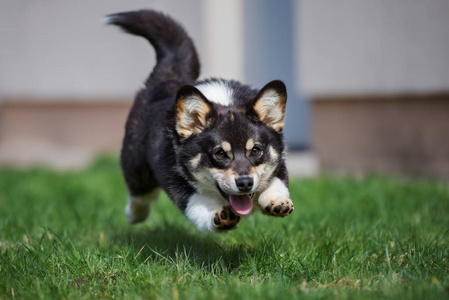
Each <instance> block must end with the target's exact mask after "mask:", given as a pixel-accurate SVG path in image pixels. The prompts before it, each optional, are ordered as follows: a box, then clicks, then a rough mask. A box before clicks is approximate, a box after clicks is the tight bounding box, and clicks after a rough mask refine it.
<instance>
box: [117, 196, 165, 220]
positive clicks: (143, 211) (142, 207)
mask: <svg viewBox="0 0 449 300" xmlns="http://www.w3.org/2000/svg"><path fill="white" fill-rule="evenodd" d="M159 192H160V188H154V189H153V190H152V191H151V192H149V193H147V194H144V195H139V196H133V195H130V196H129V200H128V204H127V205H126V207H125V214H126V219H127V220H128V223H129V224H135V223H140V222H143V221H145V220H146V218H147V217H148V215H149V214H150V203H151V202H152V201H155V200H157V198H158V197H159Z"/></svg>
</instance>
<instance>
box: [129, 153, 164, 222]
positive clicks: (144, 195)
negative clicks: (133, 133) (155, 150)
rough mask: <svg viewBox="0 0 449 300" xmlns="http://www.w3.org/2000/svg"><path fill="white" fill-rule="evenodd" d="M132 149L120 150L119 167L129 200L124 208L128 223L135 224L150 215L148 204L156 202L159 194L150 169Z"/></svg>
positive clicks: (157, 185) (158, 188)
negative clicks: (120, 167)
mask: <svg viewBox="0 0 449 300" xmlns="http://www.w3.org/2000/svg"><path fill="white" fill-rule="evenodd" d="M131 149H133V147H127V145H126V144H125V146H124V147H123V149H122V155H121V166H122V171H123V176H124V177H125V181H126V185H127V187H128V192H129V199H128V204H127V205H126V207H125V214H126V218H127V220H128V223H130V224H135V223H139V222H143V221H145V219H146V218H147V217H148V215H149V213H150V203H151V202H152V201H155V200H157V198H158V196H159V192H160V187H159V184H158V183H157V181H156V179H155V177H154V175H153V172H152V171H151V170H150V167H149V166H148V165H147V164H146V163H145V162H143V161H142V160H141V159H139V158H141V157H142V156H141V155H139V153H138V152H137V151H131Z"/></svg>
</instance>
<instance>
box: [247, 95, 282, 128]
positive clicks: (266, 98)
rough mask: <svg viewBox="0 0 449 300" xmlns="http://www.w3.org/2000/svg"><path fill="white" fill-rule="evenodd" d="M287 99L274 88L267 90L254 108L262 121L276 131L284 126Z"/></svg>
mask: <svg viewBox="0 0 449 300" xmlns="http://www.w3.org/2000/svg"><path fill="white" fill-rule="evenodd" d="M286 101H287V99H286V98H285V96H283V95H279V94H278V93H277V92H276V91H274V90H268V91H266V92H264V94H263V95H262V96H261V97H260V99H259V100H258V101H257V102H256V104H255V105H254V110H255V111H256V112H257V114H258V115H259V118H260V120H261V121H262V122H264V123H265V124H267V125H268V126H271V127H272V128H273V129H274V130H276V131H281V130H282V128H283V127H284V116H285V105H286Z"/></svg>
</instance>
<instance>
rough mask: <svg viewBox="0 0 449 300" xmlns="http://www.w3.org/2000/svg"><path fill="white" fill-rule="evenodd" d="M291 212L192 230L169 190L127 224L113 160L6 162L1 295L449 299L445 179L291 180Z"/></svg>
mask: <svg viewBox="0 0 449 300" xmlns="http://www.w3.org/2000/svg"><path fill="white" fill-rule="evenodd" d="M291 190H292V199H293V202H294V203H295V211H294V213H293V214H292V215H291V216H288V217H286V218H284V219H277V218H270V217H267V216H263V215H261V214H260V213H259V212H257V213H254V214H252V215H251V216H249V217H246V218H243V219H242V221H241V222H240V224H239V226H238V229H237V230H233V231H230V232H228V233H225V234H221V235H212V234H208V233H200V232H197V231H196V230H195V229H194V227H193V226H192V225H191V224H190V223H188V222H187V221H186V219H185V218H184V216H182V214H181V213H179V212H178V211H177V210H176V208H175V207H174V206H173V205H172V203H171V202H170V200H169V199H168V198H167V197H166V196H162V197H161V199H160V200H159V201H158V202H157V203H156V204H155V205H154V206H153V208H152V212H151V216H150V218H149V219H148V220H147V221H146V222H145V223H143V224H140V225H136V226H129V225H127V223H126V221H125V216H124V213H123V209H124V205H125V203H126V198H127V195H126V188H125V186H124V183H123V180H122V177H121V174H120V170H119V168H118V166H117V161H116V159H114V158H103V159H99V160H98V161H97V162H96V163H95V164H93V165H92V166H91V167H89V168H87V169H85V170H80V171H70V172H56V171H52V170H48V169H45V168H34V169H27V170H15V169H1V170H0V299H9V298H17V299H39V298H43V299H53V298H58V299H59V298H63V299H64V298H68V299H82V298H97V297H98V298H118V299H123V298H132V299H139V298H141V299H214V300H218V299H295V298H300V297H301V298H302V297H306V298H310V299H329V298H340V299H342V298H344V299H348V298H352V299H364V298H390V299H398V298H399V299H400V298H407V299H413V298H415V299H441V298H449V233H448V231H449V187H448V185H447V183H437V182H434V181H430V180H399V179H394V178H384V177H377V176H369V177H366V178H363V179H355V178H351V177H344V178H341V177H340V178H335V177H330V176H321V177H318V178H313V179H292V180H291Z"/></svg>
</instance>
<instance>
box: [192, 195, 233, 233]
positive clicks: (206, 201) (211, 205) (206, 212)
mask: <svg viewBox="0 0 449 300" xmlns="http://www.w3.org/2000/svg"><path fill="white" fill-rule="evenodd" d="M225 205H226V203H225V201H224V200H221V199H219V198H210V197H207V196H204V195H201V194H197V193H195V194H193V195H192V197H190V199H189V203H188V204H187V207H186V210H185V215H186V217H187V219H189V221H190V222H192V223H193V224H194V225H195V226H196V228H198V230H200V231H206V230H208V231H212V232H216V231H217V230H216V228H215V226H214V224H213V222H214V221H213V220H214V217H215V212H216V211H217V210H219V209H220V208H222V207H223V206H225Z"/></svg>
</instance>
